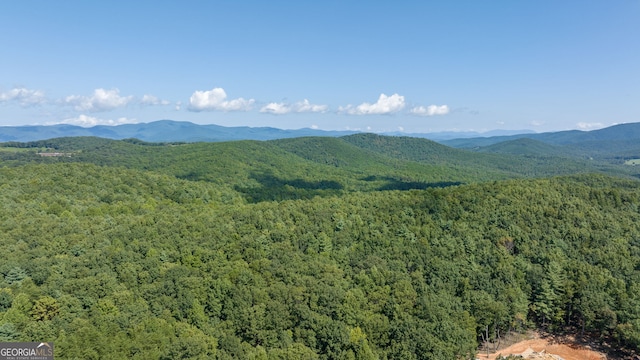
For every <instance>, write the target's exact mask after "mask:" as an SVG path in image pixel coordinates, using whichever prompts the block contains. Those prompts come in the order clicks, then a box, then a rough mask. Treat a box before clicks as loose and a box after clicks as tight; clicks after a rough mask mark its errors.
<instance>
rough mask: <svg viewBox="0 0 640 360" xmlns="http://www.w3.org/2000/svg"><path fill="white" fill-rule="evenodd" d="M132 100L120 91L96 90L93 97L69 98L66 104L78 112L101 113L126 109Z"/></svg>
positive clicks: (75, 96) (74, 96)
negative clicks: (120, 108) (121, 94)
mask: <svg viewBox="0 0 640 360" xmlns="http://www.w3.org/2000/svg"><path fill="white" fill-rule="evenodd" d="M132 100H133V96H120V90H118V89H111V90H105V89H95V90H94V91H93V95H91V96H81V95H71V96H67V97H66V98H65V99H64V103H65V104H67V105H73V106H74V108H75V109H76V110H78V111H90V112H100V111H108V110H113V109H116V108H119V107H124V106H126V105H127V104H129V103H130V102H131V101H132Z"/></svg>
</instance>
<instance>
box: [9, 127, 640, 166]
mask: <svg viewBox="0 0 640 360" xmlns="http://www.w3.org/2000/svg"><path fill="white" fill-rule="evenodd" d="M357 133H360V132H358V131H324V130H317V129H308V128H306V129H297V130H283V129H277V128H272V127H247V126H241V127H226V126H219V125H198V124H194V123H191V122H186V121H173V120H159V121H154V122H150V123H138V124H125V125H117V126H104V125H99V126H94V127H89V128H85V127H80V126H74V125H49V126H45V125H33V126H3V127H0V142H30V141H39V140H48V139H53V138H61V137H79V136H93V137H100V138H105V139H112V140H122V139H138V140H142V141H146V142H189V143H190V142H221V141H235V140H277V139H289V138H300V137H309V136H311V137H343V136H348V135H354V134H357ZM379 135H386V136H394V137H399V136H402V137H412V138H423V139H429V140H433V141H437V142H439V143H441V144H443V145H447V146H449V147H454V148H460V149H467V150H472V151H477V152H485V153H510V154H520V155H526V154H529V155H553V156H564V157H566V156H570V157H575V156H578V157H582V158H584V157H585V156H586V157H594V156H595V157H608V158H611V157H612V156H613V157H619V158H622V157H625V158H633V157H636V156H638V155H640V154H639V152H640V123H629V124H620V125H614V126H611V127H608V128H604V129H599V130H592V131H579V130H571V131H558V132H547V133H535V132H532V131H530V130H521V131H507V130H496V131H491V132H486V133H477V132H438V133H427V134H417V133H413V134H412V133H399V132H389V133H383V134H379Z"/></svg>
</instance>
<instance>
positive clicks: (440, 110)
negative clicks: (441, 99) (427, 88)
mask: <svg viewBox="0 0 640 360" xmlns="http://www.w3.org/2000/svg"><path fill="white" fill-rule="evenodd" d="M409 113H411V114H413V115H419V116H434V115H446V114H448V113H449V106H447V105H440V106H438V105H429V106H426V107H425V106H416V107H414V108H413V109H411V110H409Z"/></svg>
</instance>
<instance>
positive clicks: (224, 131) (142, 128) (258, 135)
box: [0, 120, 531, 142]
mask: <svg viewBox="0 0 640 360" xmlns="http://www.w3.org/2000/svg"><path fill="white" fill-rule="evenodd" d="M355 133H359V131H324V130H316V129H308V128H306V129H297V130H283V129H277V128H272V127H248V126H239V127H226V126H219V125H198V124H194V123H191V122H186V121H173V120H159V121H154V122H150V123H139V124H124V125H117V126H105V125H98V126H94V127H88V128H87V127H81V126H75V125H64V124H60V125H29V126H2V127H0V142H8V141H17V142H28V141H38V140H47V139H53V138H59V137H75V136H96V137H101V138H106V139H113V140H121V139H128V138H136V139H139V140H143V141H148V142H218V141H233V140H275V139H287V138H296V137H303V136H328V137H340V136H346V135H352V134H355ZM523 133H531V131H530V130H522V131H506V130H497V131H492V132H487V133H478V132H437V133H428V134H407V133H400V132H393V133H384V134H382V135H390V136H411V137H419V138H426V139H430V140H435V141H443V140H450V139H456V138H471V137H479V136H484V137H486V136H510V135H516V134H523Z"/></svg>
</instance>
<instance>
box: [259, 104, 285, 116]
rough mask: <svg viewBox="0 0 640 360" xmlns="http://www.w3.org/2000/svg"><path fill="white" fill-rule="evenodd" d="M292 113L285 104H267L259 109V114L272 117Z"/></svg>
mask: <svg viewBox="0 0 640 360" xmlns="http://www.w3.org/2000/svg"><path fill="white" fill-rule="evenodd" d="M291 111H292V109H291V106H289V105H287V104H285V103H268V104H267V105H265V106H263V107H262V109H260V112H261V113H269V114H274V115H281V114H288V113H290V112H291Z"/></svg>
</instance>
